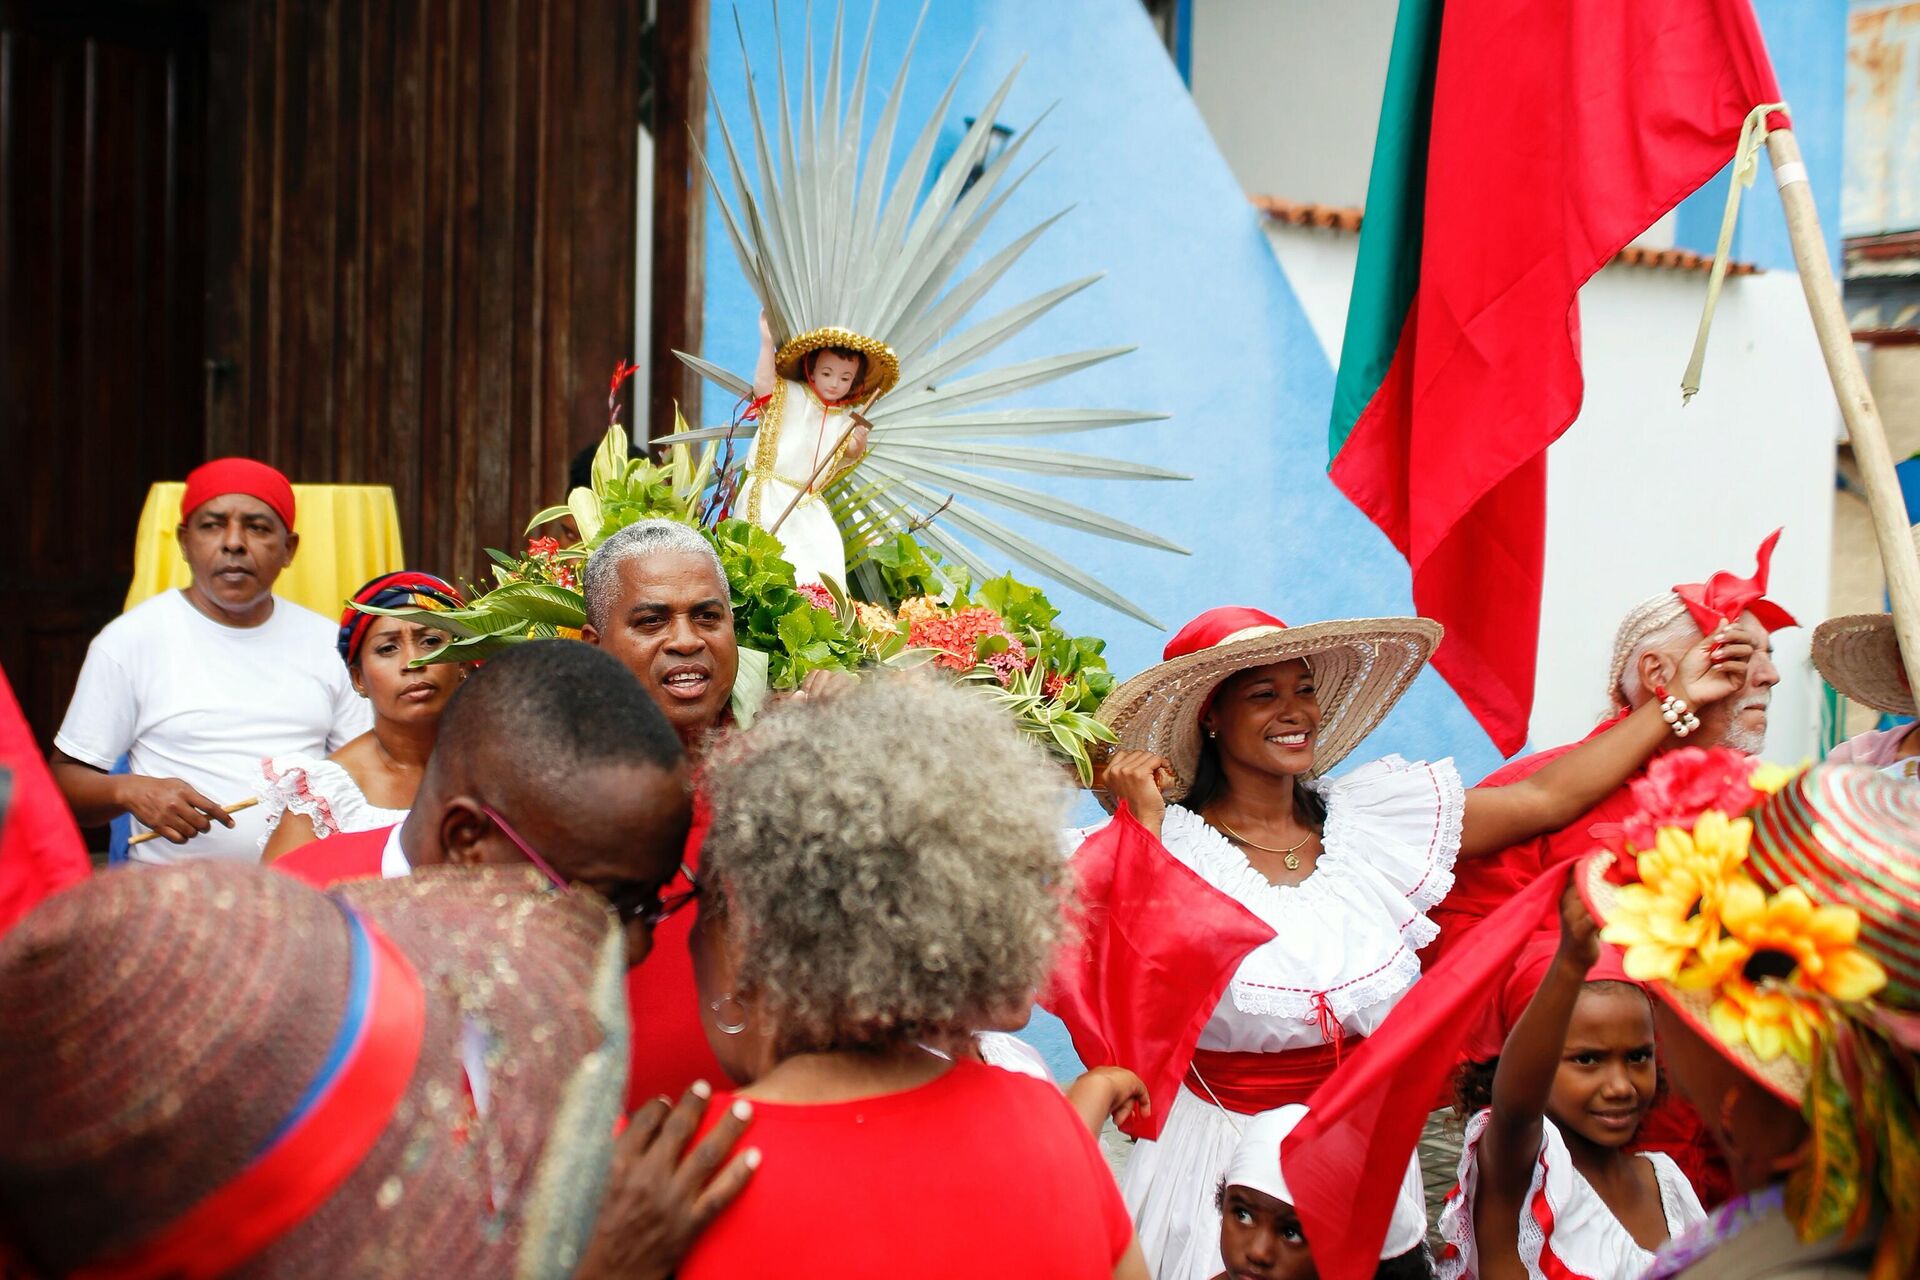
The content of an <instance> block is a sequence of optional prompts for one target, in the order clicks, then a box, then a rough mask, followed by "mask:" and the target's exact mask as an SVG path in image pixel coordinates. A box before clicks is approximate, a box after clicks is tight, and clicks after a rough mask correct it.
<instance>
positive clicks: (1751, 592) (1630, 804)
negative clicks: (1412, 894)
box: [1420, 529, 1798, 1204]
mask: <svg viewBox="0 0 1920 1280" xmlns="http://www.w3.org/2000/svg"><path fill="white" fill-rule="evenodd" d="M1779 539H1780V531H1779V530H1777V529H1776V530H1774V532H1773V533H1772V534H1770V535H1769V536H1768V537H1767V539H1766V541H1764V542H1762V543H1761V544H1760V549H1759V552H1758V553H1757V560H1758V565H1757V567H1756V568H1755V570H1754V573H1753V576H1751V577H1748V578H1740V577H1735V576H1734V575H1733V574H1732V573H1729V572H1726V571H1724V570H1723V571H1721V572H1718V573H1715V574H1714V575H1713V576H1712V577H1710V578H1708V579H1707V580H1706V581H1705V582H1692V583H1682V584H1680V585H1677V586H1675V587H1674V588H1672V589H1671V590H1669V591H1662V592H1660V593H1659V594H1658V595H1654V596H1650V597H1648V598H1647V599H1646V600H1643V601H1641V602H1640V603H1639V604H1638V605H1636V606H1635V607H1634V608H1633V609H1632V610H1631V611H1630V612H1629V613H1628V614H1627V616H1626V617H1625V618H1624V619H1622V620H1621V623H1620V629H1619V631H1618V632H1617V633H1616V634H1615V637H1614V647H1613V663H1612V669H1611V670H1610V671H1609V672H1608V674H1607V696H1608V698H1609V699H1610V701H1611V703H1612V707H1613V713H1612V714H1611V715H1610V716H1608V718H1607V719H1606V720H1604V721H1603V722H1602V723H1601V724H1600V725H1599V726H1598V727H1597V728H1595V729H1594V731H1593V733H1592V734H1589V735H1588V737H1592V736H1594V735H1595V734H1601V733H1605V732H1607V731H1608V730H1609V729H1611V728H1613V726H1614V725H1616V724H1618V723H1619V722H1620V720H1621V719H1622V718H1623V717H1624V716H1626V715H1627V713H1629V712H1631V711H1632V710H1633V709H1634V708H1635V707H1638V706H1640V705H1641V704H1642V703H1644V702H1646V701H1648V700H1649V699H1655V700H1658V699H1661V698H1663V697H1664V687H1663V686H1664V684H1665V681H1666V680H1667V679H1669V678H1671V675H1672V673H1673V671H1674V669H1675V667H1676V665H1677V663H1678V662H1679V660H1680V656H1681V655H1682V654H1684V653H1685V652H1686V651H1687V650H1688V649H1689V648H1691V647H1692V646H1694V645H1696V644H1698V643H1700V639H1701V637H1702V636H1707V635H1712V634H1714V633H1715V632H1716V631H1717V632H1719V633H1720V634H1722V635H1724V636H1725V637H1726V638H1728V639H1730V640H1743V641H1746V642H1748V643H1750V644H1752V646H1753V657H1752V658H1751V659H1750V660H1749V662H1748V663H1747V684H1746V688H1744V689H1743V690H1741V691H1740V692H1739V693H1737V694H1735V695H1734V696H1732V697H1730V698H1727V699H1725V700H1724V701H1722V702H1720V703H1717V704H1715V705H1713V706H1711V707H1705V708H1702V709H1701V710H1700V713H1699V715H1698V717H1697V719H1698V721H1699V726H1698V728H1696V729H1694V730H1693V731H1692V732H1690V733H1688V734H1687V735H1686V736H1684V737H1681V736H1679V735H1677V734H1676V736H1675V737H1674V738H1673V740H1672V741H1671V742H1670V743H1668V744H1667V746H1666V747H1664V748H1663V749H1662V750H1664V751H1671V750H1675V749H1679V748H1685V747H1731V748H1733V749H1734V750H1736V751H1740V752H1743V753H1745V754H1747V755H1758V754H1759V753H1760V750H1761V748H1762V747H1763V746H1765V744H1766V738H1767V707H1768V703H1769V702H1770V701H1771V698H1772V693H1773V686H1774V685H1776V684H1778V683H1779V682H1780V671H1779V669H1778V668H1777V667H1775V666H1774V665H1773V662H1772V661H1771V658H1770V655H1771V653H1772V649H1773V645H1772V640H1771V638H1770V637H1771V636H1772V633H1773V632H1775V631H1778V630H1780V629H1781V628H1782V627H1791V626H1797V625H1798V624H1797V623H1796V622H1795V621H1794V619H1793V616H1792V615H1791V614H1789V613H1788V612H1787V611H1786V610H1785V609H1782V608H1781V607H1780V606H1779V605H1777V604H1775V603H1774V602H1773V601H1771V600H1769V599H1767V577H1768V572H1769V563H1770V561H1771V560H1772V558H1773V547H1774V544H1775V543H1776V542H1778V541H1779ZM1574 745H1576V744H1568V745H1567V746H1561V747H1554V748H1551V749H1549V750H1546V751H1538V752H1535V753H1534V754H1532V755H1529V756H1522V757H1521V758H1520V759H1518V760H1514V761H1512V762H1511V763H1509V764H1507V765H1506V766H1505V767H1503V768H1501V769H1498V770H1496V771H1494V772H1493V773H1492V774H1490V775H1488V776H1487V778H1486V779H1485V780H1484V781H1483V782H1482V783H1481V784H1480V785H1481V786H1483V787H1497V786H1503V785H1505V784H1507V783H1511V782H1517V781H1519V780H1520V779H1522V778H1525V777H1527V776H1529V775H1530V774H1532V773H1534V772H1535V771H1537V770H1538V769H1540V768H1541V767H1542V766H1543V765H1545V764H1546V763H1547V762H1548V761H1550V760H1553V759H1555V758H1556V757H1558V756H1560V755H1562V754H1564V753H1565V752H1567V751H1569V750H1571V749H1572V747H1573V746H1574ZM1659 759H1660V757H1659V756H1658V755H1655V756H1654V757H1653V759H1652V760H1651V761H1649V766H1650V767H1654V766H1657V762H1658V761H1659ZM1645 776H1646V770H1641V771H1640V772H1639V773H1636V774H1635V775H1634V776H1633V777H1632V778H1629V779H1628V780H1627V781H1626V782H1625V783H1623V784H1622V785H1621V786H1620V787H1619V788H1618V789H1617V790H1615V791H1614V792H1613V793H1612V794H1611V795H1609V796H1608V797H1607V798H1606V799H1604V800H1602V801H1601V802H1600V803H1599V804H1597V805H1595V806H1594V807H1593V808H1592V809H1590V810H1589V811H1588V812H1586V813H1585V814H1583V815H1581V816H1580V817H1579V818H1577V819H1575V820H1574V821H1573V822H1571V823H1569V824H1568V825H1567V826H1565V827H1563V828H1562V829H1560V830H1559V831H1555V832H1550V833H1548V834H1547V835H1544V836H1539V837H1536V838H1535V839H1532V840H1526V841H1522V842H1521V843H1519V844H1516V845H1514V846H1513V847H1512V848H1509V849H1506V850H1503V851H1502V852H1500V853H1496V854H1493V855H1491V856H1488V857H1484V858H1475V859H1473V860H1471V861H1463V862H1461V863H1460V865H1459V866H1458V867H1456V868H1455V871H1454V885H1453V890H1452V892H1450V893H1449V894H1448V895H1447V897H1446V899H1445V900H1444V901H1442V902H1441V903H1440V905H1439V906H1437V907H1435V908H1434V909H1433V911H1432V912H1431V913H1430V914H1431V916H1432V918H1433V921H1434V923H1436V924H1438V925H1439V926H1440V936H1439V937H1438V938H1437V939H1436V940H1435V941H1434V942H1433V944H1432V945H1431V946H1429V947H1427V948H1426V950H1424V951H1422V952H1421V953H1420V963H1421V968H1422V969H1423V970H1426V971H1429V972H1431V971H1432V969H1433V968H1434V966H1435V965H1437V964H1438V963H1439V962H1440V960H1441V959H1442V958H1443V957H1444V956H1446V955H1448V954H1449V953H1451V952H1452V951H1453V950H1454V949H1455V948H1457V947H1460V946H1462V945H1463V943H1464V941H1465V939H1467V938H1469V937H1471V936H1472V933H1473V930H1474V928H1475V926H1477V925H1478V924H1479V923H1480V921H1482V920H1484V919H1485V918H1486V917H1487V916H1488V915H1490V914H1492V913H1493V912H1494V911H1495V910H1496V909H1498V908H1499V906H1500V905H1501V904H1502V903H1504V902H1506V901H1507V900H1508V899H1509V898H1511V897H1513V896H1514V895H1515V894H1517V893H1519V892H1520V891H1521V890H1523V889H1525V888H1526V887H1527V886H1528V885H1529V884H1531V883H1533V881H1534V880H1535V879H1537V878H1538V877H1539V876H1540V875H1541V874H1543V873H1544V872H1547V871H1549V870H1551V869H1552V868H1554V867H1557V866H1559V865H1560V864H1562V863H1565V862H1568V861H1571V860H1573V859H1575V858H1579V857H1581V856H1583V855H1585V854H1588V853H1591V852H1593V850H1594V849H1595V848H1596V847H1598V845H1599V844H1600V840H1599V838H1598V837H1597V836H1596V834H1595V829H1596V828H1600V829H1601V830H1602V832H1603V833H1604V831H1605V829H1606V828H1608V827H1609V826H1611V825H1612V824H1616V823H1619V822H1620V821H1621V820H1622V819H1624V818H1625V817H1627V816H1628V815H1629V814H1631V813H1632V812H1634V810H1635V808H1636V805H1635V802H1634V800H1633V798H1632V795H1631V793H1630V790H1629V789H1630V788H1631V786H1632V784H1633V783H1634V782H1635V781H1637V780H1638V779H1640V778H1642V777H1645ZM1504 1031H1505V1028H1504V1027H1500V1026H1490V1027H1489V1028H1486V1029H1483V1032H1484V1034H1486V1035H1489V1036H1491V1037H1492V1040H1493V1042H1494V1043H1498V1041H1499V1039H1500V1038H1501V1037H1502V1036H1503V1035H1504ZM1697 1125H1698V1121H1697V1119H1695V1117H1694V1116H1693V1115H1692V1113H1691V1112H1690V1111H1687V1110H1686V1109H1685V1107H1684V1106H1683V1105H1680V1104H1663V1105H1661V1106H1660V1107H1658V1108H1656V1109H1655V1111H1654V1113H1653V1115H1652V1116H1650V1117H1649V1118H1648V1121H1647V1124H1646V1125H1645V1126H1644V1127H1643V1128H1642V1131H1641V1145H1643V1146H1647V1147H1651V1148H1654V1149H1658V1150H1663V1151H1666V1152H1667V1153H1668V1154H1670V1155H1673V1156H1674V1158H1675V1159H1676V1160H1677V1161H1678V1162H1679V1163H1680V1166H1681V1168H1683V1169H1685V1170H1686V1171H1687V1174H1688V1176H1689V1177H1691V1178H1693V1179H1694V1182H1695V1187H1696V1189H1697V1190H1698V1191H1699V1192H1700V1196H1701V1198H1702V1200H1705V1201H1707V1202H1708V1203H1709V1204H1711V1203H1713V1202H1714V1201H1716V1200H1717V1199H1719V1198H1723V1196H1724V1194H1725V1193H1726V1192H1727V1191H1729V1190H1730V1187H1725V1186H1722V1185H1721V1184H1720V1182H1719V1180H1718V1175H1719V1174H1720V1173H1723V1172H1724V1171H1723V1170H1718V1169H1715V1168H1709V1167H1708V1166H1707V1163H1706V1162H1705V1161H1704V1160H1702V1159H1700V1158H1698V1157H1699V1156H1701V1155H1702V1153H1703V1152H1704V1151H1705V1150H1706V1145H1707V1144H1706V1143H1705V1142H1704V1134H1703V1133H1699V1132H1696V1129H1697ZM1696 1139H1700V1141H1698V1142H1696V1141H1695V1140H1696Z"/></svg>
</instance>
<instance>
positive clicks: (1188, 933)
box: [1040, 803, 1274, 1138]
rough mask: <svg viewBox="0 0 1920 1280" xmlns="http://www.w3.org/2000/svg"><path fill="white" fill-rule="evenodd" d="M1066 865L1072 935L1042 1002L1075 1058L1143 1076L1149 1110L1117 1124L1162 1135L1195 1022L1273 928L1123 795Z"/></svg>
mask: <svg viewBox="0 0 1920 1280" xmlns="http://www.w3.org/2000/svg"><path fill="white" fill-rule="evenodd" d="M1073 869H1074V875H1075V878H1076V880H1077V885H1076V892H1075V903H1074V908H1073V911H1072V915H1073V917H1074V924H1075V926H1076V928H1077V929H1078V936H1079V942H1078V944H1077V945H1076V946H1074V947H1073V948H1071V949H1069V950H1068V951H1066V952H1064V953H1063V954H1062V956H1061V959H1060V963H1059V965H1058V967H1057V968H1056V969H1055V971H1054V974H1053V980H1052V982H1051V983H1050V984H1049V986H1048V989H1047V991H1046V992H1044V993H1043V994H1042V996H1041V999H1040V1003H1041V1005H1042V1006H1043V1007H1044V1008H1045V1009H1046V1010H1047V1011H1048V1012H1049V1013H1052V1014H1053V1015H1054V1016H1055V1017H1057V1018H1059V1019H1060V1021H1062V1022H1064V1023H1066V1025H1067V1031H1068V1033H1069V1034H1070V1035H1071V1036H1072V1037H1073V1048H1074V1052H1075V1053H1077V1054H1079V1055H1080V1061H1082V1062H1084V1063H1086V1064H1087V1065H1088V1066H1089V1067H1099V1066H1121V1067H1125V1068H1127V1069H1128V1070H1129V1071H1131V1072H1133V1073H1134V1074H1135V1075H1137V1076H1139V1077H1140V1079H1141V1081H1142V1082H1144V1083H1145V1084H1146V1086H1147V1096H1148V1097H1149V1099H1151V1103H1152V1106H1151V1109H1150V1112H1149V1114H1147V1115H1141V1114H1140V1113H1139V1112H1137V1111H1136V1112H1135V1113H1134V1116H1133V1118H1132V1119H1130V1120H1128V1121H1127V1122H1126V1123H1124V1124H1122V1125H1121V1126H1120V1128H1121V1130H1122V1131H1123V1132H1125V1133H1128V1134H1131V1135H1132V1136H1133V1137H1136V1138H1157V1137H1159V1136H1160V1126H1161V1125H1162V1124H1163V1123H1165V1121H1166V1117H1167V1112H1168V1111H1170V1110H1171V1109H1172V1107H1173V1100H1174V1098H1175V1096H1176V1095H1177V1094H1178V1093H1179V1090H1180V1080H1181V1077H1183V1076H1185V1075H1186V1074H1187V1068H1188V1067H1189V1066H1190V1065H1192V1062H1193V1050H1194V1046H1195V1045H1196V1044H1198V1043H1199V1040H1200V1030H1201V1028H1202V1027H1204V1026H1205V1025H1206V1023H1207V1019H1208V1018H1209V1017H1210V1016H1211V1015H1212V1014H1213V1010H1214V1007H1215V1006H1216V1005H1218V1004H1219V1003H1220V996H1221V994H1222V993H1223V992H1225V991H1226V989H1227V983H1228V982H1230V981H1231V980H1232V978H1233V974H1234V970H1236V969H1238V968H1239V967H1240V962H1241V961H1242V960H1243V959H1245V958H1246V956H1247V953H1248V952H1250V951H1252V950H1253V949H1254V948H1255V947H1257V946H1260V945H1261V944H1262V943H1265V942H1269V941H1271V940H1272V939H1273V936H1274V934H1273V929H1272V927H1271V926H1269V925H1268V924H1267V923H1266V922H1265V921H1263V920H1261V919H1260V917H1258V916H1256V915H1254V914H1253V912H1251V911H1249V910H1247V909H1246V908H1245V907H1243V906H1241V905H1240V904H1239V903H1238V902H1235V901H1234V900H1233V899H1232V898H1230V897H1228V896H1227V895H1226V894H1224V893H1222V892H1220V891H1219V890H1218V889H1216V888H1214V887H1213V886H1212V885H1210V884H1208V883H1207V882H1206V881H1205V880H1204V879H1202V878H1201V877H1200V875H1199V874H1198V873H1197V872H1195V871H1193V870H1192V869H1190V868H1189V867H1187V866H1186V865H1185V864H1184V863H1182V862H1181V861H1180V860H1179V859H1177V858H1175V857H1174V856H1173V855H1172V854H1171V853H1169V852H1167V847H1166V846H1165V845H1164V844H1162V843H1160V841H1158V840H1157V839H1155V838H1154V837H1153V835H1152V833H1150V832H1149V831H1148V830H1147V829H1146V828H1145V827H1143V826H1141V825H1140V823H1139V822H1138V821H1137V820H1136V819H1135V818H1134V816H1133V814H1132V813H1130V812H1129V811H1128V809H1127V806H1126V805H1125V804H1124V803H1123V804H1121V805H1120V808H1119V812H1117V813H1115V814H1114V815H1113V821H1111V822H1109V823H1108V824H1107V825H1106V826H1104V827H1102V828H1101V829H1100V830H1098V831H1096V832H1094V833H1093V834H1092V835H1091V836H1088V837H1087V839H1086V840H1085V842H1084V843H1082V844H1081V846H1080V848H1079V851H1078V852H1076V853H1075V854H1074V856H1073Z"/></svg>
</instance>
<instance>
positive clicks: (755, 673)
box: [728, 645, 772, 729]
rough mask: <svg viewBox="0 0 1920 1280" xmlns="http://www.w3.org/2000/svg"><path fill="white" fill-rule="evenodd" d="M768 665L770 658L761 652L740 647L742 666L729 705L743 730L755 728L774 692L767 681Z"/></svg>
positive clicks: (734, 683)
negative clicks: (758, 716) (757, 717)
mask: <svg viewBox="0 0 1920 1280" xmlns="http://www.w3.org/2000/svg"><path fill="white" fill-rule="evenodd" d="M768 665H769V663H768V657H767V655H766V654H765V653H764V652H762V651H761V650H759V649H749V648H747V647H746V646H745V645H742V646H741V647H740V666H739V669H738V671H737V672H736V673H735V674H734V677H733V696H732V697H731V698H730V699H729V700H728V705H729V706H730V707H732V708H733V720H734V723H735V724H737V725H739V726H740V727H741V728H742V729H748V728H751V727H752V726H753V720H754V717H755V716H757V715H759V714H760V708H761V707H763V706H764V705H766V701H767V695H768V694H769V693H770V692H771V691H772V690H771V686H770V685H769V683H768V680H767V668H768Z"/></svg>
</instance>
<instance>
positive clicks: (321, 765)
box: [259, 755, 407, 850]
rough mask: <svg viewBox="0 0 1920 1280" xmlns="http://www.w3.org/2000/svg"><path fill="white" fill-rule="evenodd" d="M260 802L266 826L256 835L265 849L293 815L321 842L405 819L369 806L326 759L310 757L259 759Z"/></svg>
mask: <svg viewBox="0 0 1920 1280" xmlns="http://www.w3.org/2000/svg"><path fill="white" fill-rule="evenodd" d="M260 778H261V781H262V785H261V787H260V792H259V794H260V802H261V804H262V806H263V807H264V808H265V810H266V824H265V826H264V827H263V828H262V830H261V833H260V848H261V849H263V850H264V849H265V848H266V847H267V842H268V841H269V840H271V839H272V838H273V833H274V832H275V831H276V830H278V829H279V827H280V821H281V819H283V818H284V817H286V815H287V814H288V813H289V812H291V813H298V814H301V815H303V816H304V817H306V819H307V820H308V821H310V822H312V823H313V834H314V836H315V837H316V838H317V839H321V840H325V839H327V838H328V837H329V836H332V835H334V834H335V833H337V832H341V831H366V830H370V829H371V828H373V827H381V826H386V825H388V824H389V823H393V822H397V821H400V820H401V819H403V818H405V817H406V816H407V811H406V810H405V809H382V808H379V807H377V806H375V805H373V804H370V803H368V801H367V797H366V794H365V793H364V792H362V791H361V790H360V784H359V783H357V782H355V781H354V780H353V775H352V774H350V773H348V772H347V771H346V769H345V768H343V767H341V766H340V765H338V764H335V763H334V762H333V761H331V760H315V759H313V758H312V757H310V756H304V755H291V756H279V757H275V756H268V757H266V758H265V759H263V760H261V761H260Z"/></svg>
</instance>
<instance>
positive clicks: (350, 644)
mask: <svg viewBox="0 0 1920 1280" xmlns="http://www.w3.org/2000/svg"><path fill="white" fill-rule="evenodd" d="M363 604H364V605H371V606H372V607H374V608H376V609H434V610H439V609H463V608H465V607H466V601H464V600H462V599H461V598H460V592H459V591H458V590H456V589H455V588H454V585H453V584H452V583H451V582H448V581H447V580H446V579H444V578H436V577H434V576H433V575H432V574H430V573H419V572H416V571H415V570H412V569H402V570H400V571H399V572H398V573H383V574H381V575H380V576H379V577H377V578H375V579H374V580H373V581H372V582H369V583H368V584H367V585H366V586H364V587H361V588H360V589H359V590H358V591H356V592H354V593H353V598H352V599H351V600H349V601H348V602H347V608H346V611H345V612H344V613H342V614H341V615H340V639H339V641H338V642H337V643H336V646H335V647H337V648H338V649H339V650H340V660H341V661H342V662H344V663H346V664H347V665H348V666H352V665H353V664H354V663H356V662H358V661H359V660H360V645H361V644H362V643H363V642H364V641H365V640H366V638H367V631H368V629H369V628H370V627H372V626H373V620H374V618H376V617H377V616H379V615H377V614H372V613H362V612H361V611H360V610H359V609H358V608H357V607H356V606H358V605H363Z"/></svg>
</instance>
